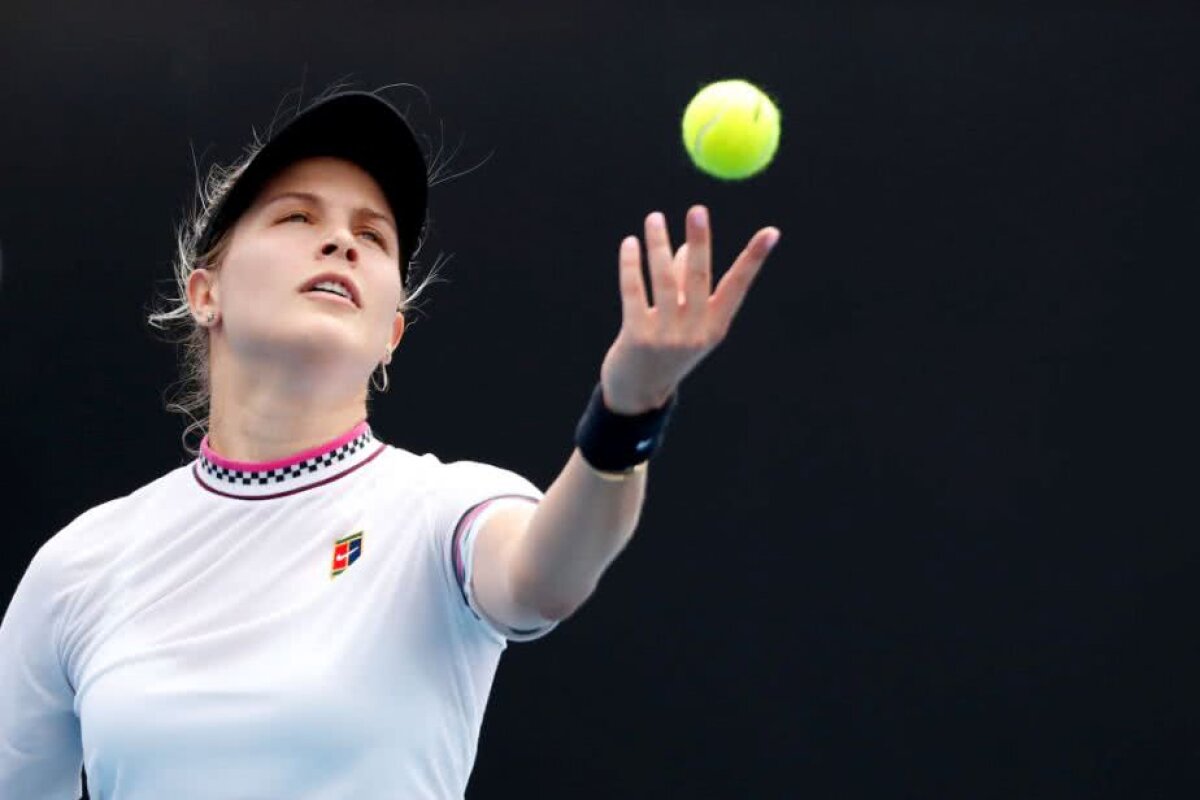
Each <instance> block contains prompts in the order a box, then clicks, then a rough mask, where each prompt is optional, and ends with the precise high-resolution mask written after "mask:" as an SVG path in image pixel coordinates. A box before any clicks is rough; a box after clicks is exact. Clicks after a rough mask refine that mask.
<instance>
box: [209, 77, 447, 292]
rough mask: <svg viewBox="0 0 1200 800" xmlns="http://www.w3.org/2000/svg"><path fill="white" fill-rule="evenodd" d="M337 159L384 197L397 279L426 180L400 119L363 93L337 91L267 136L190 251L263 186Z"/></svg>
mask: <svg viewBox="0 0 1200 800" xmlns="http://www.w3.org/2000/svg"><path fill="white" fill-rule="evenodd" d="M319 156H329V157H333V158H342V159H345V160H347V161H350V162H352V163H354V164H357V165H358V166H359V167H361V168H362V169H364V170H365V171H366V172H367V173H368V174H369V175H370V176H371V177H372V178H374V179H375V182H376V183H378V184H379V187H380V188H381V189H382V190H383V194H384V197H385V198H387V201H388V204H389V205H390V206H391V209H392V214H393V215H394V217H395V219H396V229H397V232H398V234H399V236H400V279H401V281H402V282H407V280H408V262H409V261H410V260H411V259H412V257H413V255H414V254H415V253H416V251H417V248H418V246H419V244H420V240H421V232H422V230H423V229H424V227H425V211H426V201H427V198H428V194H429V177H428V172H427V169H426V165H425V157H424V155H422V152H421V147H420V145H419V144H418V142H417V138H416V136H415V134H414V133H413V130H412V128H410V127H409V125H408V123H407V122H406V121H405V119H404V117H403V116H401V114H400V112H399V111H397V110H396V109H395V107H393V106H392V104H391V103H389V102H387V101H386V100H384V99H383V98H381V97H378V96H376V95H374V94H370V93H368V92H354V91H345V92H338V93H336V94H333V95H329V96H327V97H323V98H321V99H320V100H317V101H316V102H314V103H313V104H312V105H310V106H309V107H308V108H306V109H304V110H303V111H301V112H300V113H299V114H297V115H296V116H295V117H293V118H292V119H291V121H289V122H288V123H287V124H286V125H285V126H284V127H283V128H281V129H280V130H279V131H277V132H275V133H273V134H272V135H271V136H270V138H269V139H268V140H267V141H266V143H265V144H264V145H263V146H262V148H261V149H259V150H258V152H257V153H255V154H254V157H253V158H252V159H251V160H250V162H249V163H248V164H247V165H246V168H245V169H244V170H243V171H242V174H241V175H239V176H238V178H237V180H236V181H235V182H234V184H233V186H231V187H230V188H229V189H228V191H226V193H225V196H224V197H222V198H221V199H220V200H219V201H218V202H217V206H216V208H214V209H213V210H212V212H211V213H210V214H209V218H208V222H207V223H206V224H205V227H204V232H203V233H202V234H201V235H200V237H199V238H198V240H197V245H196V252H197V253H206V252H208V250H209V249H210V248H211V247H212V245H213V244H214V243H215V242H216V241H217V239H218V238H219V237H220V236H221V235H222V234H223V233H224V232H225V231H226V230H228V229H229V228H230V227H232V226H233V224H234V223H236V222H237V220H238V218H239V217H240V216H241V215H242V214H243V213H244V212H245V211H246V209H248V208H249V207H250V206H251V204H253V203H254V201H255V199H256V198H257V197H258V194H259V192H260V191H262V188H263V186H264V185H265V184H266V183H267V182H268V181H269V180H271V179H272V178H273V177H275V176H276V175H278V174H279V172H280V171H282V170H283V169H284V168H286V167H288V166H289V165H291V164H293V163H295V162H297V161H300V160H301V159H305V158H314V157H319Z"/></svg>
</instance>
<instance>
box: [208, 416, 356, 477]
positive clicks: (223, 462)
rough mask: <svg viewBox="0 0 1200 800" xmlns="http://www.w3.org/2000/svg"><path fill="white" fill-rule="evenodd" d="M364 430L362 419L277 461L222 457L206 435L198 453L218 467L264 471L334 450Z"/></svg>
mask: <svg viewBox="0 0 1200 800" xmlns="http://www.w3.org/2000/svg"><path fill="white" fill-rule="evenodd" d="M365 430H367V421H366V420H363V421H362V422H360V423H358V424H357V425H355V426H354V427H353V428H351V429H350V431H349V432H348V433H344V434H342V435H341V436H339V437H338V438H336V439H334V440H333V441H330V442H326V443H325V444H320V445H317V446H316V447H310V448H309V449H307V450H302V451H300V452H299V453H296V454H295V455H292V456H288V457H287V458H281V459H279V460H277V461H233V460H231V459H228V458H222V457H221V456H219V455H217V454H216V453H215V452H214V451H213V449H212V448H211V447H209V446H208V437H207V436H205V437H204V439H203V440H201V442H200V453H201V455H203V456H204V457H205V458H207V459H208V460H209V461H211V462H212V463H213V464H215V465H216V466H218V467H224V468H225V469H232V470H237V471H238V472H265V471H266V470H271V469H283V468H284V467H290V466H292V465H293V464H299V463H300V462H301V461H307V460H308V459H310V458H316V457H317V456H320V455H324V454H325V453H328V452H329V451H330V450H336V449H337V448H339V447H341V446H342V445H344V444H346V443H347V442H350V441H353V440H354V439H357V438H358V437H359V436H361V435H362V433H363V431H365Z"/></svg>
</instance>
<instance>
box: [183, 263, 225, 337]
mask: <svg viewBox="0 0 1200 800" xmlns="http://www.w3.org/2000/svg"><path fill="white" fill-rule="evenodd" d="M218 294H219V291H218V288H217V273H215V272H212V271H210V270H207V269H194V270H192V274H190V275H188V279H187V298H188V307H189V308H191V310H192V317H193V318H195V320H196V322H197V324H199V325H201V326H204V327H208V326H209V325H211V324H212V323H214V322H216V320H217V317H218V316H219V315H220V313H221V308H220V303H219V298H218Z"/></svg>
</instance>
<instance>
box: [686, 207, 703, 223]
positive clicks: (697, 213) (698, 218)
mask: <svg viewBox="0 0 1200 800" xmlns="http://www.w3.org/2000/svg"><path fill="white" fill-rule="evenodd" d="M688 217H689V218H690V220H689V221H690V222H691V223H692V224H693V225H695V226H697V227H703V226H704V225H705V224H706V223H707V222H708V214H707V213H705V210H704V207H703V206H696V207H695V208H693V209H692V210H691V212H689V214H688Z"/></svg>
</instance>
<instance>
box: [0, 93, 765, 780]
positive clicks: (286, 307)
mask: <svg viewBox="0 0 1200 800" xmlns="http://www.w3.org/2000/svg"><path fill="white" fill-rule="evenodd" d="M427 184H428V181H427V169H426V162H425V159H424V158H423V156H422V150H421V147H420V146H419V144H418V142H417V140H416V139H415V138H414V135H413V133H412V131H411V130H410V128H409V127H408V125H407V123H406V122H405V120H404V119H403V118H402V116H401V115H400V114H399V113H398V112H397V111H396V110H395V109H394V108H393V107H392V106H391V105H390V104H389V103H387V102H386V101H385V100H383V99H382V98H380V97H378V96H376V95H373V94H369V93H356V92H340V93H335V94H332V95H330V96H326V97H323V98H321V99H320V100H319V101H318V102H315V103H313V104H310V105H309V107H308V108H306V109H305V110H303V111H302V112H301V113H299V114H297V115H296V116H295V118H294V119H293V120H292V121H291V122H290V123H289V124H287V125H286V126H284V127H283V128H282V129H281V130H280V131H279V132H278V133H276V134H275V135H273V136H271V137H270V138H269V139H268V141H266V142H265V143H263V144H261V145H260V146H259V147H258V149H257V150H255V151H254V152H253V154H252V155H251V156H249V157H248V159H247V160H245V161H244V162H243V163H242V164H241V165H240V166H238V167H236V168H234V169H232V170H228V171H224V172H220V173H218V180H217V181H216V182H214V183H211V184H210V185H209V189H210V190H211V191H208V192H204V193H202V194H203V196H204V200H205V201H206V202H205V203H204V204H203V206H202V208H201V209H199V210H198V213H197V216H196V219H195V224H194V225H193V226H191V227H188V228H185V230H184V232H183V235H182V245H183V246H182V247H181V250H180V257H179V259H178V264H177V273H178V274H177V277H178V279H179V281H178V283H179V287H178V288H179V297H178V299H177V305H176V306H175V307H174V308H173V309H171V310H168V311H166V312H164V313H162V314H160V315H158V317H156V319H157V320H158V321H159V322H162V323H165V324H179V325H183V326H186V327H187V331H186V333H187V343H186V358H185V366H188V365H190V368H192V369H193V372H192V373H191V376H192V377H193V378H195V379H196V388H197V391H198V395H197V397H199V398H200V399H201V400H202V401H204V404H205V414H204V416H203V419H204V420H205V421H206V435H205V436H204V438H203V440H202V441H201V443H200V448H199V453H198V454H197V455H196V458H195V459H194V461H192V462H191V463H189V464H187V465H186V466H184V467H181V468H179V469H176V470H174V471H172V472H169V473H167V474H166V475H163V476H162V477H160V478H158V479H157V480H155V481H153V482H152V483H150V484H148V485H146V486H143V487H141V488H140V489H137V490H136V491H134V492H133V493H132V494H129V495H127V496H125V497H121V498H118V499H116V500H112V501H110V502H107V503H105V504H103V505H100V506H98V507H96V508H93V509H91V510H89V511H87V512H86V513H84V514H82V515H81V516H80V517H78V518H77V519H75V520H74V521H73V522H72V523H71V524H69V525H68V526H67V527H66V528H64V529H63V530H62V531H60V532H59V533H57V534H56V535H55V536H53V537H52V538H51V539H50V540H49V541H47V542H46V543H45V544H44V545H43V546H42V548H41V549H40V550H39V552H38V553H37V555H36V556H35V557H34V559H33V561H32V563H31V564H30V565H29V567H28V569H27V571H26V572H25V575H24V577H23V579H22V581H21V583H20V585H19V587H18V589H17V592H16V594H15V596H14V597H13V598H12V601H11V603H10V604H9V606H8V609H7V612H6V614H5V616H4V621H3V625H2V626H0V798H3V800H73V798H76V797H78V796H79V794H80V789H81V787H80V775H79V773H80V767H81V765H82V766H83V767H84V768H85V769H86V772H87V777H88V784H89V789H90V792H91V796H92V797H93V798H94V800H215V799H216V798H228V799H229V800H234V799H235V798H236V800H267V799H268V798H270V799H271V800H279V799H280V798H296V799H297V800H335V799H336V800H346V799H347V798H355V800H384V799H385V798H386V799H387V800H394V799H395V798H406V799H412V798H461V797H462V796H463V794H464V792H465V790H466V786H467V780H468V777H469V775H470V771H471V767H472V763H473V761H474V758H475V750H476V744H477V741H478V736H479V730H480V725H481V721H482V716H483V712H484V706H485V704H486V701H487V697H488V693H489V691H490V688H491V684H492V679H493V676H494V674H495V671H496V667H497V664H498V662H499V658H500V655H501V653H502V651H503V650H504V649H505V646H506V644H507V643H508V642H510V641H521V640H529V639H534V638H537V637H539V636H542V635H544V634H545V633H546V632H547V631H549V630H550V629H551V628H553V627H554V625H555V624H556V623H558V622H559V621H561V620H563V619H565V618H567V617H568V616H570V615H571V614H572V612H574V611H575V610H576V609H578V608H579V607H580V605H581V604H582V603H583V602H584V601H586V600H587V598H588V596H589V595H590V594H591V593H592V592H593V590H594V589H595V587H596V584H597V581H599V579H600V576H601V575H602V574H603V572H604V570H605V568H606V567H607V566H608V564H609V563H610V562H611V561H612V560H613V559H614V558H615V557H616V555H617V554H618V553H619V552H620V551H621V549H622V547H624V545H625V544H626V542H627V541H628V540H629V538H630V536H631V535H632V533H633V530H634V527H635V525H636V523H637V520H638V516H639V513H640V510H641V508H642V502H643V496H644V492H645V486H646V475H647V470H646V465H647V462H648V460H649V459H650V457H651V456H652V455H653V454H654V452H655V450H656V449H657V448H658V447H659V444H660V443H661V441H662V439H663V434H664V430H665V426H666V424H667V420H668V417H669V414H670V411H671V408H672V407H673V404H674V402H675V395H676V389H677V387H678V386H679V383H680V381H681V380H682V379H683V378H684V376H686V375H687V374H688V373H689V372H690V371H691V370H692V369H693V368H695V366H696V365H697V364H698V363H699V362H700V361H701V360H702V359H703V358H704V357H705V355H706V354H707V353H709V352H710V351H711V350H712V349H713V347H715V346H716V345H717V344H718V343H719V342H720V341H721V340H722V339H723V338H724V336H725V334H726V331H727V330H728V328H729V325H730V322H731V321H732V320H733V318H734V315H735V314H736V312H737V310H738V307H739V306H740V305H741V303H742V301H743V299H744V298H745V296H746V292H747V290H748V288H749V286H750V285H751V282H752V281H753V279H754V277H755V275H756V273H757V272H758V271H759V268H760V267H761V265H762V264H763V262H764V260H765V259H766V257H767V254H768V252H769V251H770V249H771V248H772V246H773V245H774V244H775V243H776V241H777V240H778V238H779V231H778V230H777V229H775V228H764V229H762V230H760V231H758V232H757V233H756V234H755V235H754V236H753V238H751V240H750V241H749V243H748V245H747V246H746V248H745V250H744V251H743V252H742V253H741V255H740V256H739V257H738V258H737V260H736V261H735V262H734V264H733V265H732V267H731V268H730V269H729V270H728V271H727V272H726V274H725V275H724V277H723V278H722V279H721V280H720V282H719V283H718V284H717V286H716V288H715V290H713V289H712V278H711V270H710V261H711V257H710V245H709V242H710V232H709V222H708V217H707V212H706V210H705V209H704V208H703V207H701V206H696V207H693V208H691V209H690V210H689V211H688V213H687V224H686V228H687V234H686V243H685V244H682V245H681V246H680V247H679V248H678V249H677V250H673V249H672V245H671V243H670V241H669V238H668V232H667V226H666V223H665V222H664V218H663V215H662V214H660V213H653V214H650V215H649V216H648V217H647V219H646V222H645V234H644V235H645V241H644V246H645V251H646V257H647V259H648V263H649V274H650V284H651V285H650V287H649V291H648V290H647V287H646V286H645V285H644V281H643V274H642V267H641V259H642V255H641V251H642V242H640V241H639V240H638V238H636V237H634V236H630V237H628V238H626V239H624V241H622V242H621V245H620V252H619V257H618V262H619V276H620V280H619V282H620V296H621V302H622V306H623V318H622V325H621V329H620V332H619V333H618V335H617V337H616V340H615V341H614V342H613V344H612V346H611V348H610V349H609V350H608V353H607V354H606V355H605V357H604V359H603V363H602V365H601V368H600V374H599V380H598V383H597V386H596V389H595V391H594V393H593V395H592V399H591V402H590V404H589V405H588V406H587V407H586V408H585V409H584V410H583V412H582V416H581V418H580V422H579V425H578V426H577V428H576V431H575V445H576V448H575V450H574V451H573V453H572V455H571V456H570V458H569V459H568V461H567V463H566V464H565V465H564V467H563V469H562V471H561V473H560V474H559V475H558V477H557V478H556V479H555V480H554V482H553V483H552V484H551V485H550V486H549V488H547V489H546V491H545V493H544V494H543V493H542V492H541V491H539V489H538V488H537V487H535V486H533V485H532V484H531V483H530V482H529V481H527V480H526V479H524V478H522V477H520V476H518V475H516V474H514V473H512V472H509V471H506V470H503V469H499V468H496V467H493V466H488V465H485V464H481V463H475V462H455V463H443V462H442V461H440V460H439V459H437V458H436V457H435V456H433V455H416V454H413V453H410V452H407V451H405V450H403V449H400V448H397V447H393V446H391V445H388V444H386V443H384V442H382V441H380V440H379V439H378V438H377V437H376V436H375V434H374V433H373V432H372V430H371V427H370V425H369V423H368V421H367V398H368V394H369V393H370V388H369V387H370V386H371V384H372V382H374V383H375V384H376V385H377V386H378V385H382V382H383V381H385V380H386V378H385V377H384V376H386V367H387V364H388V361H389V360H390V358H391V356H392V352H393V351H394V350H395V348H396V347H397V345H399V344H400V341H401V339H402V337H403V335H404V327H405V316H404V312H405V309H406V307H407V306H406V304H407V303H408V301H409V300H411V296H412V294H413V293H412V292H406V281H407V279H408V278H409V276H408V267H409V265H410V264H411V261H412V258H413V254H414V252H415V250H416V249H417V247H418V244H419V242H420V239H421V235H422V231H423V225H424V221H425V215H426V196H427ZM372 376H374V379H373V380H372ZM492 391H494V387H491V386H479V387H478V389H477V392H478V399H479V402H481V403H486V402H487V396H488V394H489V393H490V392H492Z"/></svg>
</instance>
